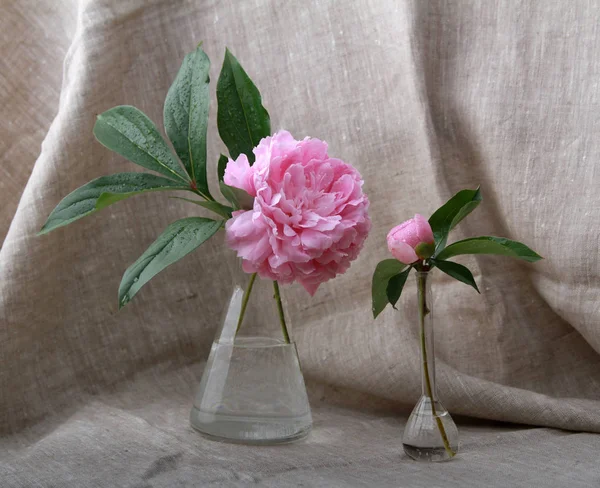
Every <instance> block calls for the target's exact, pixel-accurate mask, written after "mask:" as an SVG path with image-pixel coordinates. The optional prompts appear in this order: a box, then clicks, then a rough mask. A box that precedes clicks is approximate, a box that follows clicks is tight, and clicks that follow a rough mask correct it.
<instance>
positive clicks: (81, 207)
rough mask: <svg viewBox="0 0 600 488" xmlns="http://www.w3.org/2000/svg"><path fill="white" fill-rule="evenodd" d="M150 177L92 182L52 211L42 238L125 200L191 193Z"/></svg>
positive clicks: (125, 175) (119, 176) (118, 176)
mask: <svg viewBox="0 0 600 488" xmlns="http://www.w3.org/2000/svg"><path fill="white" fill-rule="evenodd" d="M188 189H189V188H188V187H187V186H183V185H181V184H179V183H177V182H175V181H173V180H170V179H168V178H164V177H163V176H157V175H153V174H150V173H117V174H114V175H109V176H102V177H100V178H96V179H95V180H92V181H90V182H89V183H87V184H85V185H83V186H82V187H80V188H78V189H77V190H75V191H73V192H72V193H70V194H69V195H67V196H66V197H65V198H64V199H63V200H62V201H61V202H60V203H59V204H58V205H57V206H56V208H55V209H54V210H53V211H52V213H51V214H50V216H49V217H48V220H47V221H46V223H45V224H44V226H43V227H42V230H41V231H40V234H46V233H47V232H50V231H52V230H54V229H57V228H58V227H62V226H64V225H67V224H70V223H71V222H75V221H76V220H78V219H80V218H82V217H85V216H86V215H89V214H91V213H94V212H96V211H98V210H101V209H103V208H105V207H108V206H109V205H112V204H113V203H115V202H118V201H120V200H124V199H125V198H129V197H132V196H134V195H138V194H140V193H145V192H150V191H165V190H188Z"/></svg>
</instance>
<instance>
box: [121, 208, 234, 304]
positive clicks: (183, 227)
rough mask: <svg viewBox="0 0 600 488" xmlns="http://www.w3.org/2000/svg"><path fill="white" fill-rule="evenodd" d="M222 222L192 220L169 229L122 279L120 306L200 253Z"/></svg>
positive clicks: (178, 221) (176, 223) (185, 220)
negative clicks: (172, 267)
mask: <svg viewBox="0 0 600 488" xmlns="http://www.w3.org/2000/svg"><path fill="white" fill-rule="evenodd" d="M222 224H223V221H222V220H221V221H216V220H211V219H206V218H203V217H189V218H187V219H181V220H177V221H176V222H173V223H172V224H171V225H169V226H168V227H167V228H166V229H165V231H164V232H163V233H162V234H161V235H160V236H159V237H158V239H156V241H154V243H152V245H151V246H150V247H149V248H148V249H147V250H146V251H145V252H144V253H143V254H142V255H141V256H140V257H139V258H138V260H137V261H136V262H135V263H133V264H132V265H131V266H130V267H129V268H127V270H126V271H125V274H124V275H123V279H122V280H121V284H120V286H119V304H120V307H123V305H124V304H123V303H122V300H123V298H126V299H127V301H129V300H131V299H132V298H133V297H134V296H135V294H136V293H137V292H138V291H139V290H140V288H142V286H144V285H145V284H146V283H147V282H148V281H150V280H151V279H152V278H153V277H154V276H156V275H157V274H158V273H160V272H161V271H162V270H163V269H165V268H166V267H167V266H170V265H171V264H173V263H175V262H177V261H179V260H180V259H181V258H183V257H184V256H186V255H187V254H189V253H190V252H192V251H194V250H195V249H197V248H198V247H199V246H201V245H202V244H203V243H204V242H206V241H207V240H208V239H210V237H212V236H213V235H214V234H215V233H216V232H217V231H218V230H219V229H220V228H221V225H222Z"/></svg>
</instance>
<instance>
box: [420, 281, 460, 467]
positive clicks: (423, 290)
mask: <svg viewBox="0 0 600 488" xmlns="http://www.w3.org/2000/svg"><path fill="white" fill-rule="evenodd" d="M426 283H427V275H421V274H417V284H418V287H419V325H420V327H421V356H422V358H423V375H424V376H425V389H426V393H427V396H428V397H429V399H430V401H431V413H432V414H433V418H435V421H436V423H437V426H438V430H439V431H440V435H441V436H442V441H443V442H444V449H446V452H447V453H448V455H449V456H450V457H454V456H455V455H456V453H455V452H454V451H453V450H452V448H451V447H450V443H449V442H448V436H447V435H446V429H444V424H443V423H442V420H441V419H440V418H439V417H438V415H437V412H436V411H435V399H434V398H433V388H432V387H431V378H430V376H429V363H428V361H427V340H426V336H425V316H426V315H427V314H428V313H429V309H428V308H427V286H426Z"/></svg>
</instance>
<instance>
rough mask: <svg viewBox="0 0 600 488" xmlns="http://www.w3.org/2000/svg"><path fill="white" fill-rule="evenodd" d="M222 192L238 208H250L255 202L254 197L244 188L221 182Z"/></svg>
mask: <svg viewBox="0 0 600 488" xmlns="http://www.w3.org/2000/svg"><path fill="white" fill-rule="evenodd" d="M219 188H220V189H221V193H222V194H223V196H224V197H225V198H226V199H227V201H228V202H229V203H231V205H233V208H234V209H236V210H250V209H251V208H252V206H253V204H254V198H253V197H251V196H250V195H248V194H247V193H246V192H245V191H244V190H240V189H239V188H235V187H234V186H229V185H226V184H225V183H223V182H221V183H219Z"/></svg>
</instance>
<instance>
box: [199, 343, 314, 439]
mask: <svg viewBox="0 0 600 488" xmlns="http://www.w3.org/2000/svg"><path fill="white" fill-rule="evenodd" d="M190 423H191V424H192V427H193V428H194V429H196V430H197V431H199V432H201V433H202V434H204V435H205V436H208V437H210V438H211V439H215V440H221V441H228V442H237V443H244V444H280V443H286V442H292V441H295V440H299V439H301V438H303V437H306V435H308V433H309V432H310V430H311V426H312V416H311V412H310V405H309V402H308V396H307V394H306V387H305V384H304V377H303V376H302V371H301V369H300V362H299V360H298V352H297V350H296V345H295V344H294V343H293V342H291V343H288V342H285V341H282V340H280V339H273V338H270V337H260V336H259V337H255V336H250V337H244V336H242V337H236V338H235V339H234V340H233V341H231V340H225V341H215V342H214V343H213V346H212V349H211V352H210V356H209V358H208V362H207V364H206V367H205V369H204V373H203V375H202V380H201V382H200V387H199V389H198V394H197V395H196V398H195V401H194V405H193V407H192V411H191V413H190Z"/></svg>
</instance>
